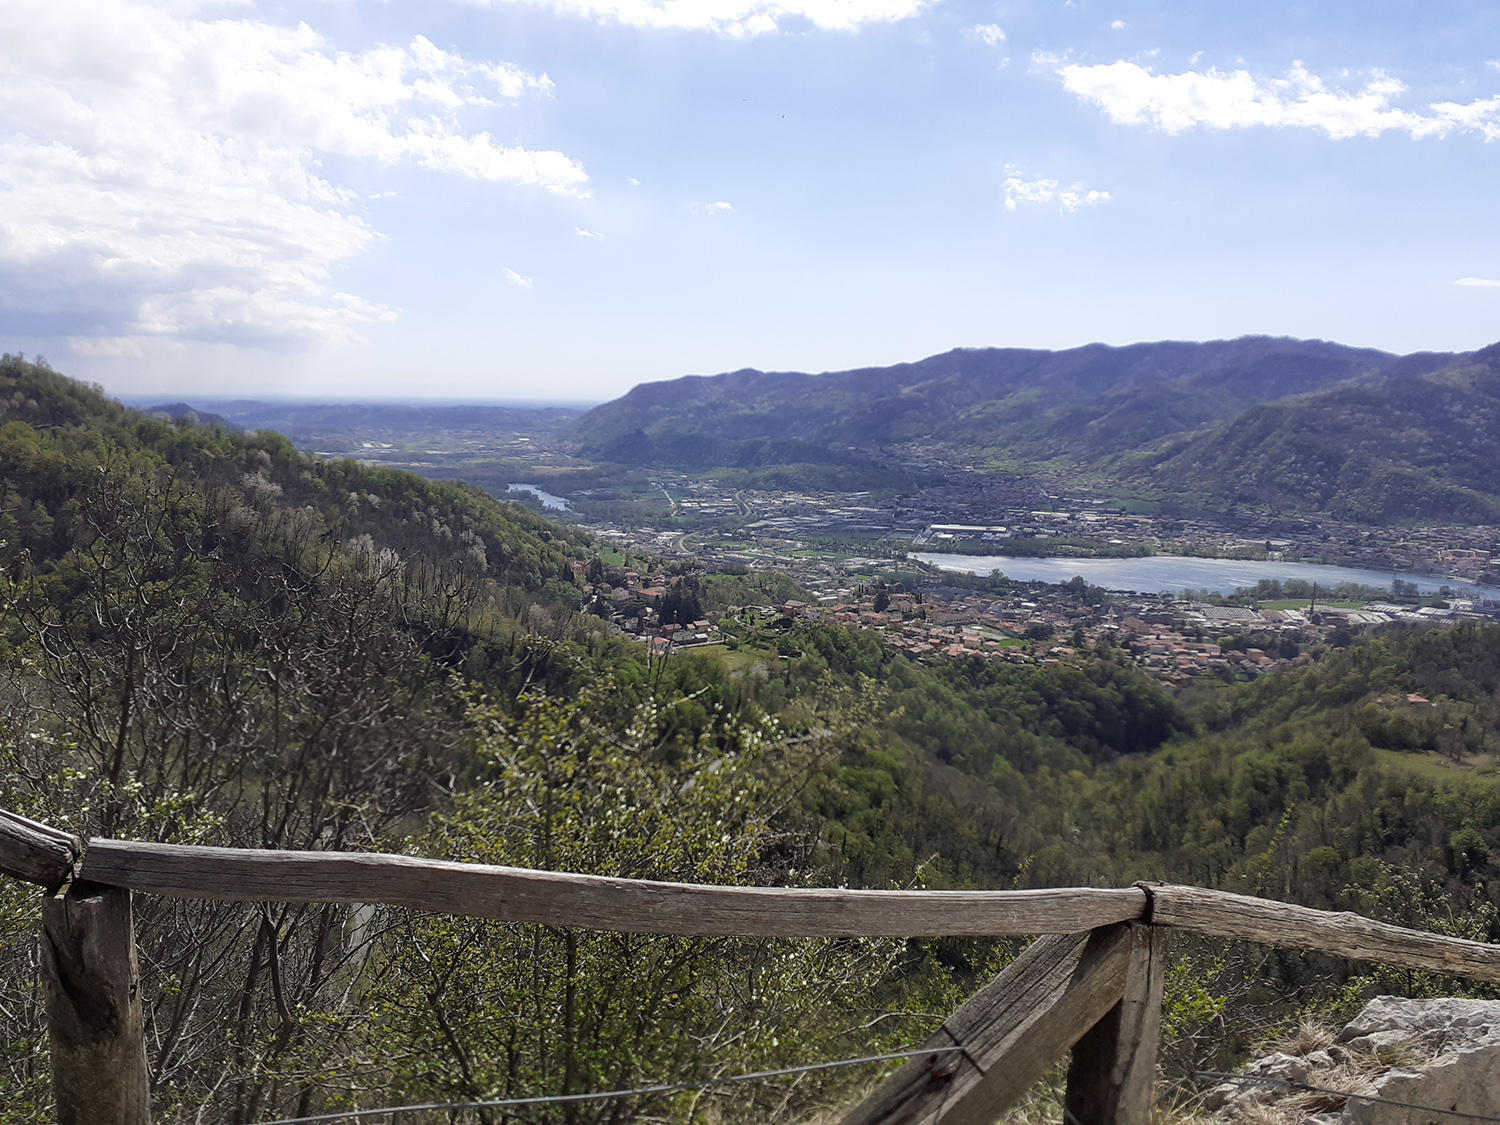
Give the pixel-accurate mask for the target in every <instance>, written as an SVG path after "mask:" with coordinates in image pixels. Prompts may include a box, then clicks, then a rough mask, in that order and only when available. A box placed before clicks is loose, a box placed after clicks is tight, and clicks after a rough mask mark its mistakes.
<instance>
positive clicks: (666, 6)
mask: <svg viewBox="0 0 1500 1125" xmlns="http://www.w3.org/2000/svg"><path fill="white" fill-rule="evenodd" d="M470 2H471V3H475V4H479V5H481V6H483V7H490V6H493V5H495V4H500V3H533V4H541V5H543V6H545V7H548V8H551V9H552V10H553V11H555V12H558V13H560V14H563V15H570V16H581V17H583V18H585V19H594V20H598V21H600V22H601V23H606V22H607V23H623V24H628V25H630V26H631V27H647V28H680V29H685V30H692V31H712V32H716V33H717V34H720V35H727V36H730V37H733V38H741V37H744V36H748V35H764V34H767V33H770V32H775V31H779V30H781V28H782V26H783V25H784V24H791V25H793V26H796V25H797V24H809V23H810V24H812V26H813V27H815V28H817V29H818V30H820V31H855V30H858V29H859V27H860V26H861V25H863V24H867V23H895V22H896V21H898V20H904V19H909V18H910V17H912V16H915V15H916V14H917V13H918V12H920V11H921V10H922V9H923V8H924V7H925V6H926V5H927V4H928V3H929V2H931V0H470Z"/></svg>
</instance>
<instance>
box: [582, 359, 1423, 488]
mask: <svg viewBox="0 0 1500 1125" xmlns="http://www.w3.org/2000/svg"><path fill="white" fill-rule="evenodd" d="M1452 359H1453V357H1451V356H1438V355H1432V356H1412V357H1406V358H1402V357H1399V356H1395V355H1391V354H1389V353H1387V352H1380V351H1375V350H1372V349H1368V348H1350V347H1344V346H1342V345H1339V344H1332V343H1326V342H1324V341H1321V340H1291V339H1278V338H1272V337H1266V336H1248V337H1243V338H1241V339H1238V340H1224V341H1214V342H1210V343H1201V344H1200V343H1181V342H1174V341H1168V342H1162V343H1152V344H1134V345H1131V346H1129V347H1122V348H1115V347H1108V346H1106V345H1103V344H1090V345H1088V346H1086V347H1081V348H1073V349H1070V350H1068V351H1061V352H1052V351H1038V350H1028V349H1021V348H983V349H957V350H954V351H951V352H946V353H944V354H942V355H936V356H932V357H930V358H928V359H924V360H921V361H919V362H917V363H904V364H897V365H895V366H893V367H869V368H861V369H859V370H854V371H840V372H833V373H827V374H821V375H807V374H799V373H794V372H762V371H755V370H743V371H735V372H731V373H729V374H725V375H715V376H708V377H704V376H688V377H686V378H682V379H675V380H672V381H670V382H662V383H647V384H643V385H641V386H638V387H636V388H635V389H633V390H632V391H631V392H630V393H629V394H627V395H625V396H624V397H622V398H619V399H616V400H615V401H613V402H609V403H605V404H604V405H602V406H598V407H595V408H594V409H593V410H591V411H589V412H588V413H587V414H585V415H584V416H583V417H582V418H580V419H578V420H577V421H576V422H574V423H573V424H572V426H570V427H569V428H568V429H567V430H565V431H564V436H565V437H569V438H571V439H573V440H575V441H577V442H579V443H580V445H581V447H582V451H583V452H584V453H585V454H586V455H588V456H592V457H595V458H599V459H602V460H610V461H616V462H620V463H624V464H632V465H645V464H654V465H662V466H670V467H676V468H682V469H690V470H701V469H707V468H715V467H726V466H727V467H744V466H749V465H756V464H775V463H791V462H807V463H813V464H816V463H826V462H854V461H860V460H864V459H869V458H871V457H878V456H881V455H887V456H888V455H890V454H892V453H897V452H900V451H901V450H903V449H909V448H910V447H913V446H922V445H931V444H934V443H936V444H939V445H942V446H945V447H948V448H950V449H953V450H955V451H961V452H969V453H982V454H985V455H988V456H991V457H995V458H999V459H1006V460H1009V459H1023V460H1026V461H1031V462H1039V461H1052V460H1054V459H1057V458H1063V459H1065V460H1069V461H1074V462H1078V463H1081V464H1092V463H1095V462H1098V461H1100V460H1101V459H1103V458H1108V457H1111V456H1114V455H1117V454H1121V453H1124V452H1127V451H1130V450H1134V449H1138V448H1140V447H1141V446H1143V445H1146V444H1148V443H1151V442H1154V441H1157V440H1159V439H1161V438H1164V437H1167V436H1170V435H1172V434H1178V433H1182V432H1184V431H1191V430H1195V429H1197V428H1199V427H1202V426H1205V425H1209V424H1212V423H1214V422H1220V421H1225V420H1228V419H1230V418H1233V417H1235V416H1236V415H1237V414H1239V413H1240V412H1242V411H1243V410H1245V409H1247V408H1249V407H1251V406H1254V405H1256V404H1259V403H1264V402H1270V401H1276V400H1280V399H1284V398H1287V397H1289V396H1294V395H1303V394H1308V393H1310V392H1316V391H1320V390H1325V389H1328V388H1331V387H1335V386H1340V385H1343V384H1349V383H1356V384H1357V383H1360V382H1364V381H1368V380H1371V379H1378V378H1380V377H1381V376H1383V375H1387V374H1394V373H1398V372H1399V373H1402V374H1405V375H1408V376H1409V375H1411V374H1413V373H1416V372H1420V371H1423V370H1430V369H1434V368H1437V367H1441V366H1443V365H1444V364H1446V363H1448V362H1451V361H1452Z"/></svg>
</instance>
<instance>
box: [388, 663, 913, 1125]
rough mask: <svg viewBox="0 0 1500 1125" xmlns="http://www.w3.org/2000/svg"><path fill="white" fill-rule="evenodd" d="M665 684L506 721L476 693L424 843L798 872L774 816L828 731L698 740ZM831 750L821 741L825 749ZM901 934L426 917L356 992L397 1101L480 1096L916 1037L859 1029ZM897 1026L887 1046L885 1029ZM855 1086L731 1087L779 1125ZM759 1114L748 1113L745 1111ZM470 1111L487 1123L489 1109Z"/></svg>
mask: <svg viewBox="0 0 1500 1125" xmlns="http://www.w3.org/2000/svg"><path fill="white" fill-rule="evenodd" d="M695 705H696V701H695V700H694V699H693V698H692V697H689V696H677V697H675V698H672V699H671V700H669V701H667V702H660V701H658V700H655V699H649V698H648V699H647V700H645V701H644V702H641V703H639V704H637V705H634V706H622V696H621V694H620V693H619V692H618V691H617V689H616V688H615V686H614V685H613V684H612V683H610V682H609V681H608V680H605V681H603V682H600V683H596V684H595V685H593V686H591V687H590V688H588V689H586V690H585V691H584V692H583V693H581V694H580V695H579V696H577V697H575V698H573V699H570V700H562V699H558V698H552V697H547V696H540V695H536V696H528V697H523V698H522V700H521V701H520V704H519V715H518V717H516V718H511V717H509V716H508V715H507V713H506V712H504V711H502V710H500V709H498V708H496V707H494V706H492V705H490V704H487V703H475V704H474V706H473V707H472V708H471V712H470V715H471V719H472V720H473V721H474V722H475V723H476V724H477V726H478V728H479V729H480V731H481V735H480V740H479V748H478V758H479V763H480V769H481V773H482V778H483V780H482V784H480V785H479V786H478V787H476V788H474V789H473V790H471V791H469V792H466V793H463V794H460V795H459V796H458V797H456V799H455V801H454V806H453V809H452V811H451V812H448V813H445V814H442V815H439V816H437V817H435V818H434V819H433V821H432V823H431V826H430V828H429V830H428V831H427V832H426V833H425V834H424V835H423V836H422V837H420V838H419V839H418V840H416V841H415V842H414V843H415V846H416V847H418V848H419V849H420V850H421V851H422V852H424V853H425V854H428V855H436V856H442V857H444V858H456V859H463V860H470V861H479V862H485V863H496V864H505V865H510V866H521V867H530V868H538V869H549V870H557V871H576V872H584V873H589V874H598V875H609V876H616V877H622V878H646V879H659V880H671V881H682V882H691V883H714V884H758V885H767V884H777V883H787V882H791V883H803V882H805V881H806V880H807V866H806V865H807V859H808V857H807V855H806V854H805V852H804V851H802V850H801V849H799V848H797V847H795V846H792V847H789V846H788V841H787V839H786V837H785V835H784V833H781V832H778V831H777V830H776V829H775V827H774V823H775V820H776V818H777V815H778V813H779V811H780V810H782V809H783V808H784V807H786V806H787V805H788V804H789V803H790V802H791V801H792V800H793V798H794V795H795V791H796V790H797V789H798V788H800V786H801V784H802V782H803V779H804V778H805V775H806V774H807V773H808V772H809V770H811V769H812V768H814V767H815V766H816V764H817V763H819V762H821V761H822V760H824V759H825V758H826V756H827V754H828V753H829V752H830V748H831V747H832V744H833V743H837V741H838V736H837V734H835V733H833V731H832V730H831V729H829V728H830V726H831V727H832V728H837V727H838V726H839V725H840V719H839V718H838V717H835V716H830V715H826V714H825V715H824V717H823V718H822V719H821V720H820V721H821V722H822V723H823V724H824V730H823V733H822V735H821V736H819V735H816V734H813V735H809V736H804V737H802V738H799V739H796V740H790V739H787V738H786V737H784V736H783V734H782V732H781V729H780V727H779V725H778V724H777V723H776V722H775V721H774V720H770V719H766V720H762V721H750V720H745V719H742V718H737V717H735V716H733V715H731V714H728V713H727V712H726V711H725V710H724V709H723V708H721V707H717V706H716V707H714V708H711V709H710V713H709V715H708V720H707V722H705V723H702V724H695V725H698V729H697V731H696V733H694V732H693V731H692V730H691V729H683V728H684V727H685V726H686V725H687V724H683V723H681V722H679V718H678V716H677V715H676V714H675V712H677V711H678V710H679V709H684V708H687V709H691V708H692V707H693V706H695ZM824 743H828V744H829V745H828V746H824V745H823V744H824ZM903 948H904V946H903V943H899V942H888V941H869V940H835V941H795V942H794V941H779V940H748V939H745V940H731V939H705V938H689V937H670V936H668V937H658V936H651V935H639V934H623V933H604V932H591V931H584V930H575V929H561V928H551V927H541V926H529V925H519V924H507V923H501V922H489V921H481V920H468V919H465V920H455V919H450V918H437V917H426V918H416V919H412V920H410V921H409V922H407V924H405V925H402V926H399V927H397V928H396V929H395V930H393V932H392V935H391V937H390V940H389V942H388V943H387V944H386V945H385V946H384V947H383V948H382V949H381V951H380V952H379V953H378V954H377V957H378V958H379V966H378V971H375V972H373V973H371V974H369V980H370V981H371V984H370V986H369V987H370V992H369V993H368V995H367V996H366V997H365V998H364V999H365V1002H366V1003H367V1004H368V1005H369V1006H370V1010H372V1011H373V1012H374V1013H375V1019H376V1021H377V1029H376V1031H375V1032H374V1033H373V1037H372V1047H373V1050H374V1057H375V1058H376V1059H378V1060H379V1065H380V1067H381V1069H388V1070H389V1073H391V1074H392V1075H393V1081H394V1090H393V1091H392V1096H396V1097H401V1098H411V1099H414V1100H428V1099H434V1098H435V1099H444V1100H447V1099H457V1100H483V1099H493V1098H507V1097H528V1096H536V1095H541V1094H568V1093H576V1092H580V1091H589V1090H600V1089H622V1088H628V1087H633V1086H638V1085H645V1084H650V1083H652V1082H658V1081H669V1082H670V1081H675V1080H685V1079H698V1078H707V1077H712V1076H716V1075H722V1074H726V1073H734V1072H736V1071H741V1070H749V1069H755V1068H759V1067H767V1066H778V1065H787V1064H794V1063H798V1062H804V1061H807V1060H809V1059H821V1058H828V1057H837V1054H838V1052H839V1051H840V1050H844V1049H847V1050H850V1051H853V1052H856V1053H858V1052H862V1051H866V1050H869V1049H870V1048H872V1047H876V1046H879V1045H882V1044H886V1043H891V1042H900V1041H904V1040H903V1039H902V1038H901V1037H902V1036H903V1035H914V1034H915V1035H920V1032H914V1031H912V1030H911V1029H910V1027H909V1025H907V1026H905V1027H903V1026H902V1025H903V1024H906V1022H907V1021H904V1020H902V1019H892V1020H888V1021H885V1022H882V1023H881V1024H880V1027H879V1030H878V1031H862V1030H859V1028H860V1027H861V1025H864V1024H866V1023H867V1022H868V1020H869V1017H868V1016H864V1015H861V1014H860V1013H861V1010H862V1009H864V1008H867V1007H869V1006H871V1005H872V1004H873V997H874V995H875V993H876V992H877V991H878V990H879V989H880V988H882V987H883V986H885V985H886V984H887V983H888V982H889V981H890V979H891V978H892V974H893V972H894V970H895V968H896V966H897V964H898V957H899V955H900V954H901V952H902V950H903ZM893 1037H894V1038H893ZM848 1080H849V1078H848V1076H836V1075H830V1076H828V1077H826V1078H819V1079H814V1080H811V1081H808V1080H804V1081H802V1082H799V1083H797V1084H796V1085H795V1086H791V1085H788V1086H784V1087H779V1088H764V1087H762V1088H745V1087H737V1088H736V1089H735V1090H734V1092H733V1095H732V1096H733V1098H734V1099H735V1104H736V1105H737V1106H738V1107H739V1108H738V1109H737V1110H736V1111H735V1115H736V1117H738V1118H743V1119H746V1120H749V1119H751V1118H754V1119H756V1120H779V1119H781V1118H782V1115H784V1114H787V1113H790V1112H792V1111H794V1110H796V1111H805V1110H807V1109H808V1108H809V1107H810V1106H816V1105H819V1104H820V1103H823V1102H826V1100H827V1099H828V1098H829V1097H830V1096H831V1094H832V1092H834V1091H836V1090H838V1089H840V1088H841V1087H842V1084H843V1083H845V1082H847V1081H848ZM715 1096H716V1095H713V1094H705V1093H702V1092H700V1093H695V1094H679V1095H665V1094H658V1095H648V1096H644V1097H640V1098H636V1099H632V1100H631V1101H630V1102H628V1103H619V1102H611V1101H602V1102H588V1103H582V1104H577V1103H575V1104H571V1105H565V1106H551V1107H531V1108H525V1109H515V1110H507V1111H505V1112H506V1119H507V1120H518V1121H527V1122H568V1123H570V1125H571V1123H575V1122H588V1123H594V1122H614V1121H623V1120H635V1119H640V1118H650V1119H652V1120H673V1121H690V1120H695V1119H697V1118H699V1117H701V1116H702V1115H703V1113H704V1111H705V1110H706V1108H707V1105H708V1104H709V1103H711V1102H712V1101H713V1100H714V1098H715ZM747 1105H749V1106H751V1107H752V1108H751V1109H749V1110H746V1108H745V1107H746V1106H747ZM480 1117H481V1120H483V1121H485V1122H490V1121H493V1120H499V1118H500V1114H499V1112H498V1111H496V1112H495V1113H494V1114H490V1113H489V1112H488V1111H485V1112H483V1113H481V1114H480Z"/></svg>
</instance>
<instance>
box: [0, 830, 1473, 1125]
mask: <svg viewBox="0 0 1500 1125" xmlns="http://www.w3.org/2000/svg"><path fill="white" fill-rule="evenodd" d="M0 874H3V875H9V876H11V877H13V878H17V879H24V880H28V881H30V882H33V883H36V884H38V885H40V886H41V887H43V888H44V889H45V890H46V892H47V895H46V898H45V899H44V902H43V907H42V932H43V942H42V948H43V972H44V974H45V986H46V996H47V1018H48V1024H49V1031H50V1037H51V1044H52V1076H53V1085H54V1089H55V1092H56V1100H57V1110H58V1120H59V1122H60V1123H61V1125H149V1120H150V1108H149V1088H148V1083H147V1066H146V1053H145V1038H144V1033H143V1029H142V1017H141V1001H140V987H139V970H138V968H137V965H136V957H135V946H134V941H135V939H134V931H133V926H132V924H131V913H130V912H131V897H130V896H131V894H132V892H135V891H140V892H146V893H150V894H158V895H172V896H176V897H180V898H201V899H218V900H221V901H231V902H298V903H344V902H347V903H379V904H385V905H390V906H406V907H413V908H417V909H421V910H431V911H439V912H444V913H449V914H458V915H470V916H476V917H483V918H497V919H503V920H506V921H512V922H537V923H543V924H546V925H554V926H575V927H580V928H585V929H600V930H621V931H627V932H632V933H652V934H680V935H700V936H726V935H735V936H747V937H935V936H945V935H960V936H1002V935H1021V934H1038V935H1043V936H1041V937H1040V938H1039V939H1038V940H1037V941H1034V942H1032V943H1031V945H1029V946H1028V947H1027V949H1026V951H1025V952H1024V953H1023V954H1021V956H1020V957H1018V958H1017V959H1016V960H1015V961H1013V962H1012V963H1011V964H1010V965H1009V966H1008V967H1007V968H1006V969H1005V970H1004V972H1002V973H1000V974H999V976H997V977H996V978H995V979H994V980H993V981H991V982H990V983H989V984H988V985H986V986H985V987H984V988H983V989H982V990H981V991H980V992H979V993H978V994H976V995H975V996H974V997H973V998H972V999H970V1000H969V1001H968V1002H967V1003H966V1004H964V1005H963V1006H962V1007H961V1008H959V1009H958V1010H957V1011H956V1012H954V1013H953V1015H952V1016H950V1017H949V1018H948V1020H947V1021H946V1022H945V1023H944V1024H943V1026H942V1027H941V1028H939V1029H938V1031H937V1032H936V1033H935V1034H934V1035H933V1036H932V1037H931V1038H930V1039H929V1040H928V1042H927V1043H926V1044H924V1045H923V1046H924V1047H926V1048H933V1049H943V1050H941V1051H940V1052H938V1053H929V1054H924V1055H921V1056H919V1057H915V1058H912V1059H911V1060H910V1061H908V1062H907V1063H906V1064H905V1065H903V1066H902V1067H901V1068H900V1069H899V1070H897V1071H896V1073H894V1074H893V1075H891V1076H890V1077H889V1078H888V1079H887V1080H886V1081H885V1082H884V1083H882V1084H881V1085H880V1086H879V1087H878V1088H877V1089H876V1090H875V1092H874V1093H873V1094H871V1095H870V1097H869V1098H867V1099H866V1100H865V1101H864V1102H862V1103H861V1104H860V1105H859V1106H857V1107H856V1108H855V1109H854V1110H853V1111H852V1112H851V1113H850V1114H849V1115H848V1116H847V1117H846V1118H845V1119H844V1125H937V1123H939V1122H941V1123H942V1125H990V1123H992V1122H994V1121H995V1120H996V1118H998V1117H999V1115H1000V1114H1002V1113H1003V1112H1004V1111H1005V1110H1006V1109H1007V1108H1008V1107H1009V1106H1011V1105H1012V1104H1013V1103H1014V1102H1015V1101H1016V1099H1018V1098H1019V1097H1020V1096H1021V1095H1022V1094H1023V1093H1024V1092H1025V1091H1026V1090H1027V1088H1028V1087H1030V1086H1031V1085H1032V1083H1034V1082H1035V1081H1036V1080H1037V1078H1039V1077H1040V1076H1041V1074H1042V1073H1043V1072H1044V1071H1045V1070H1046V1069H1047V1068H1048V1067H1050V1066H1051V1065H1052V1064H1053V1063H1055V1062H1056V1061H1057V1060H1058V1059H1059V1058H1061V1057H1062V1055H1063V1054H1064V1053H1066V1052H1067V1051H1069V1049H1071V1050H1072V1060H1071V1064H1070V1066H1069V1069H1068V1077H1067V1089H1066V1093H1065V1096H1064V1105H1065V1108H1066V1109H1067V1110H1068V1112H1069V1113H1070V1114H1071V1115H1072V1118H1073V1119H1074V1120H1076V1121H1077V1122H1078V1125H1147V1122H1148V1121H1149V1119H1150V1110H1151V1104H1152V1083H1153V1080H1154V1076H1155V1070H1156V1045H1157V1035H1158V1026H1159V1021H1160V1014H1161V993H1162V980H1163V974H1164V970H1165V957H1166V954H1165V949H1166V942H1167V938H1168V935H1169V934H1170V933H1171V932H1172V931H1173V930H1185V931H1191V932H1194V933H1199V934H1208V935H1212V936H1217V937H1228V938H1241V939H1244V940H1248V941H1256V942H1264V943H1266V944H1271V945H1278V946H1284V947H1288V948H1293V949H1304V950H1316V951H1319V952H1323V953H1329V954H1335V955H1337V956H1341V957H1347V958H1351V959H1356V960H1369V961H1381V962H1385V963H1388V964H1393V965H1400V966H1404V967H1408V968H1416V969H1430V970H1438V971H1441V972H1447V973H1454V974H1458V975H1463V976H1470V977H1475V978H1478V979H1481V980H1486V981H1491V982H1500V945H1487V944H1484V943H1482V942H1474V941H1465V940H1463V939H1461V938H1452V937H1443V936H1441V935H1437V934H1429V933H1422V932H1420V931H1417V930H1408V929H1404V928H1402V927H1400V926H1392V925H1388V924H1386V923H1384V922H1376V921H1373V920H1371V919H1368V918H1363V917H1361V916H1359V915H1356V914H1346V913H1332V912H1329V911H1324V910H1311V909H1308V908H1307V907H1302V906H1293V905H1290V904H1287V903H1281V902H1274V901H1271V900H1268V899H1259V898H1251V897H1248V896H1245V895H1236V894H1230V893H1228V892H1224V891H1214V890H1205V889H1203V888H1201V887H1183V886H1174V885H1171V884H1165V883H1140V884H1137V885H1136V886H1134V887H1127V888H1124V889H1119V890H1105V889H1098V888H1087V887H1085V888H1066V889H1050V890H1030V891H848V890H831V889H817V888H807V889H803V888H796V889H786V888H776V887H710V886H698V885H691V884H684V883H658V882H649V881H645V880H635V879H609V878H603V877H599V876H593V875H573V874H565V873H561V872H553V871H529V870H523V869H519V868H512V867H490V866H485V865H482V864H469V863H449V862H444V861H441V860H428V859H418V858H414V857H411V856H398V855H378V854H368V853H350V852H288V851H256V850H249V849H240V848H205V847H187V846H182V845H176V844H148V843H139V842H134V841H128V840H107V839H94V840H91V841H89V842H88V845H87V847H86V848H85V847H84V845H83V842H82V841H80V840H78V839H76V838H74V837H72V836H69V835H68V834H67V833H64V832H59V831H57V830H56V829H54V828H50V827H48V826H47V825H44V824H38V823H36V822H35V821H31V820H27V819H25V818H23V817H19V816H16V815H14V814H12V813H7V812H4V811H3V810H0Z"/></svg>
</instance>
